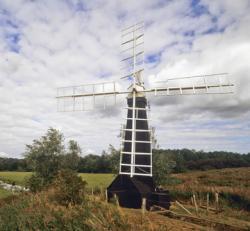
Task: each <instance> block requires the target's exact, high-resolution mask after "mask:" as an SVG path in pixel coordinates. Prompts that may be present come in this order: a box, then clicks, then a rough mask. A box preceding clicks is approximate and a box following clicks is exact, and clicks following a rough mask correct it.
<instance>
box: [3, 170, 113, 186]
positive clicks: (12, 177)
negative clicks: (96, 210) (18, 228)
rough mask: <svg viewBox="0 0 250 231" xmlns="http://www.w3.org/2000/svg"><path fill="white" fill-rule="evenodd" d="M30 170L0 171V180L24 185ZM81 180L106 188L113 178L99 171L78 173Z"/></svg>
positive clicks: (89, 184)
mask: <svg viewBox="0 0 250 231" xmlns="http://www.w3.org/2000/svg"><path fill="white" fill-rule="evenodd" d="M31 174H32V173H31V172H0V180H2V181H4V182H7V183H10V184H12V183H13V182H14V183H15V184H17V185H22V186H24V185H25V180H26V179H27V178H28V177H30V176H31ZM79 175H80V176H81V177H82V179H83V180H85V181H86V182H87V183H88V184H87V187H89V188H92V187H93V188H95V187H103V188H106V187H107V186H108V185H109V184H110V183H111V182H112V180H113V179H114V174H101V173H100V174H99V173H96V174H95V173H79Z"/></svg>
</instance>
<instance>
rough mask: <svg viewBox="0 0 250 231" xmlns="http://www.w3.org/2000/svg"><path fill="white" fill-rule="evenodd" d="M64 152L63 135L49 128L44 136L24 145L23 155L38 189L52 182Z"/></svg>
mask: <svg viewBox="0 0 250 231" xmlns="http://www.w3.org/2000/svg"><path fill="white" fill-rule="evenodd" d="M64 152H65V149H64V145H63V134H62V133H60V132H59V131H58V130H56V129H54V128H49V130H48V131H47V133H46V135H45V136H42V137H41V138H40V139H38V140H34V141H33V144H32V145H26V152H25V154H24V155H25V158H26V160H27V161H28V163H29V164H30V166H31V168H32V170H33V171H34V174H35V176H36V177H35V178H34V179H36V182H40V184H41V185H40V187H43V186H45V185H48V184H49V183H51V182H52V180H53V179H54V177H55V175H56V174H57V172H58V170H59V169H60V167H61V163H62V156H63V154H64ZM29 183H31V182H29Z"/></svg>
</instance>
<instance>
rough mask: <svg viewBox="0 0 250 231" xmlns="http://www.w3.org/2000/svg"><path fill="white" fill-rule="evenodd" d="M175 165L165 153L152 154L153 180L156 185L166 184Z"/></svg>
mask: <svg viewBox="0 0 250 231" xmlns="http://www.w3.org/2000/svg"><path fill="white" fill-rule="evenodd" d="M175 165H176V163H175V161H173V160H171V159H170V158H169V156H168V155H166V153H159V152H157V151H156V152H155V153H154V154H153V178H154V181H155V183H156V185H158V186H160V185H164V184H166V183H167V181H168V179H169V178H170V173H171V172H172V170H173V168H174V167H175Z"/></svg>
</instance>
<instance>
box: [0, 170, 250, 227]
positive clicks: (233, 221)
mask: <svg viewBox="0 0 250 231" xmlns="http://www.w3.org/2000/svg"><path fill="white" fill-rule="evenodd" d="M30 175H31V173H30V172H0V180H4V181H8V182H10V183H11V182H15V183H16V184H19V185H24V184H25V179H27V178H28V177H29V176H30ZM79 175H80V176H81V177H82V178H83V179H84V180H85V181H86V182H87V183H88V188H94V190H96V188H97V187H98V188H99V189H100V188H101V187H102V188H106V187H107V186H108V185H109V184H110V183H111V182H112V180H113V178H114V175H113V174H90V173H80V174H79ZM172 177H173V179H178V180H173V182H172V184H171V185H168V186H166V188H167V189H168V190H169V191H170V194H171V196H172V200H173V201H175V200H178V201H180V202H181V203H182V204H183V205H185V207H186V208H187V209H188V210H189V211H190V212H191V213H192V214H193V215H194V216H196V217H198V218H202V219H204V220H205V221H210V222H219V223H222V224H227V225H231V226H233V227H239V228H242V229H246V230H248V229H250V212H249V211H247V209H245V208H244V209H243V207H244V205H246V204H247V203H250V168H232V169H220V170H208V171H194V172H188V173H181V174H173V175H172ZM99 192H100V191H99ZM207 192H209V193H210V195H211V197H210V203H209V206H210V210H209V212H208V211H207V210H206V208H204V207H205V206H206V194H207ZM215 192H218V193H219V195H220V208H221V210H220V212H215V211H214V210H213V209H214V208H215V204H214V198H213V194H214V193H215ZM193 194H195V195H196V198H197V204H198V206H199V213H198V214H197V212H196V209H195V207H194V205H193V204H192V203H191V201H190V197H191V196H192V195H193ZM8 195H11V193H10V192H7V191H6V190H3V189H0V198H4V197H7V196H8ZM95 195H97V196H98V194H95ZM225 195H228V196H230V195H231V196H233V197H232V198H236V199H237V201H230V197H229V198H227V199H226V198H225ZM229 202H230V203H229ZM235 205H237V206H238V207H237V206H235ZM242 205H243V207H241V206H242ZM202 206H204V207H202ZM171 211H173V212H174V213H178V214H183V215H187V214H186V212H185V211H184V210H183V209H182V208H180V207H179V206H177V205H176V204H175V203H173V205H172V206H171ZM122 213H124V214H126V216H128V217H129V222H132V221H133V220H134V219H141V218H140V211H137V210H136V211H131V210H123V212H122ZM137 213H138V214H137ZM136 214H137V215H138V216H136ZM147 219H149V220H150V224H148V225H153V226H154V225H156V224H158V225H159V224H162V225H163V224H164V225H166V224H167V226H168V227H173V230H174V227H178V230H207V229H206V228H204V227H205V226H206V227H210V226H211V225H210V224H202V225H201V224H197V223H193V222H192V221H185V222H184V221H181V220H175V219H170V218H165V217H163V216H158V215H156V214H148V218H147ZM135 222H136V221H135ZM200 225H201V226H200ZM181 227H182V228H183V227H185V228H184V229H182V228H181ZM211 227H212V226H211ZM203 228H204V229H203ZM223 230H224V229H223ZM225 230H226V229H225Z"/></svg>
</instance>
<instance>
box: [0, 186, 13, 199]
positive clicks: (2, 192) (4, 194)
mask: <svg viewBox="0 0 250 231" xmlns="http://www.w3.org/2000/svg"><path fill="white" fill-rule="evenodd" d="M10 195H12V194H11V192H10V191H7V190H5V189H2V188H0V199H3V198H6V197H8V196H10Z"/></svg>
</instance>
